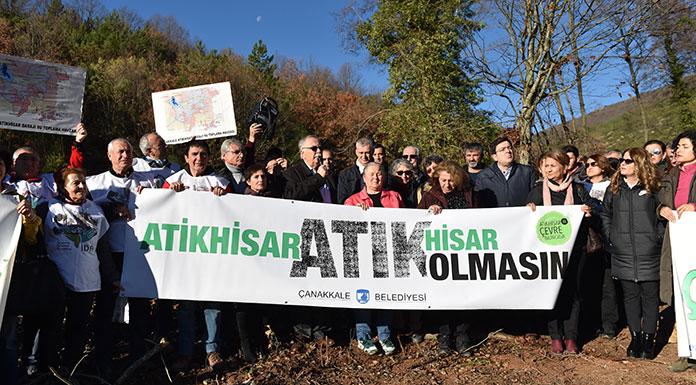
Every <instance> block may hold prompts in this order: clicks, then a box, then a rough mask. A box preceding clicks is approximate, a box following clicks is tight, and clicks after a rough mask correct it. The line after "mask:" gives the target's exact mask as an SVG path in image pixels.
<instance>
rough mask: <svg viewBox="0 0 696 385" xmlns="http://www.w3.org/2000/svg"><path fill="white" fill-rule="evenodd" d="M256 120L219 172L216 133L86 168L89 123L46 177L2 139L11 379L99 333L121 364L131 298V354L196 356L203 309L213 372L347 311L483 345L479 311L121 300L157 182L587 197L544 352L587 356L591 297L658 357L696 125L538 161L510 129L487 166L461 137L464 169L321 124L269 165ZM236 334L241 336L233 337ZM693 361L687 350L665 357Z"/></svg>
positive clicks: (636, 350)
mask: <svg viewBox="0 0 696 385" xmlns="http://www.w3.org/2000/svg"><path fill="white" fill-rule="evenodd" d="M261 131H262V127H261V126H260V125H258V124H253V125H251V127H250V129H249V132H250V133H249V137H248V139H247V141H246V143H242V142H241V141H239V140H238V139H236V138H230V139H227V140H225V141H224V142H223V143H222V145H221V147H220V156H219V157H220V159H221V161H222V163H223V164H224V166H223V167H222V168H221V169H220V170H213V169H212V168H211V156H215V155H213V154H212V153H211V149H210V148H209V146H208V144H207V143H206V142H204V141H197V140H193V141H190V142H188V143H187V144H185V145H184V154H185V155H184V157H183V161H184V163H185V164H184V166H183V167H181V166H180V165H179V164H177V163H174V162H170V161H169V159H168V154H167V146H166V144H165V142H164V140H162V138H161V137H160V136H159V135H157V134H156V133H154V132H153V133H148V134H146V135H144V136H143V137H142V138H141V139H140V141H139V142H138V147H139V149H140V151H141V152H142V155H143V156H142V157H141V158H134V155H133V148H132V146H131V143H130V142H129V141H128V140H127V139H124V138H117V139H114V140H112V141H111V142H109V143H108V146H107V157H108V160H109V162H110V167H109V169H108V170H105V171H104V172H102V173H100V174H97V175H86V174H85V172H84V171H83V169H84V166H85V164H86V162H88V160H86V159H85V156H84V154H83V150H82V143H83V141H84V139H85V137H86V136H87V131H86V129H85V127H84V126H83V125H78V127H77V128H76V136H75V142H74V143H73V145H72V147H71V155H70V157H69V159H68V162H67V166H65V167H63V168H61V169H60V170H57V171H55V172H53V173H45V174H41V158H40V154H38V153H37V152H36V151H35V150H33V149H32V148H29V147H21V148H18V149H16V150H15V151H14V153H12V154H11V155H10V154H9V153H3V154H2V156H0V158H1V159H0V179H1V180H2V184H1V186H0V189H1V191H0V192H1V194H2V196H3V198H5V199H9V200H11V201H13V202H15V203H16V205H17V212H18V213H19V215H20V216H21V220H22V232H21V237H20V241H19V244H18V248H17V254H16V261H15V265H14V273H13V277H12V280H11V285H10V290H9V294H8V300H7V305H6V308H5V312H4V318H3V322H2V328H1V330H0V353H1V356H0V373H1V374H0V382H1V383H3V384H14V383H16V382H17V381H18V379H19V377H20V372H26V373H28V374H30V375H31V374H33V373H36V372H37V371H38V372H41V371H47V370H48V369H49V368H54V370H55V369H57V368H63V370H71V369H72V368H75V367H76V365H78V364H79V363H80V361H81V360H82V359H83V358H84V355H85V351H86V348H87V347H88V346H89V347H91V350H88V351H90V352H94V354H91V356H92V358H93V361H94V364H95V365H94V366H95V368H96V369H97V371H98V372H97V373H98V375H99V376H100V377H102V378H107V379H108V378H113V377H114V373H113V357H114V344H115V340H117V339H119V338H121V336H120V335H118V333H116V332H115V331H116V329H117V328H116V326H115V325H116V322H118V321H120V319H121V318H123V314H122V313H123V308H124V306H125V304H126V303H127V305H128V309H129V323H128V333H127V336H126V337H125V339H126V340H127V342H128V348H129V351H130V357H132V359H136V358H138V357H140V356H142V355H143V354H144V353H145V351H146V350H147V348H148V343H147V341H148V340H158V339H159V338H162V337H163V338H173V339H174V340H176V346H177V354H178V355H177V357H178V358H177V360H176V362H175V363H174V368H176V369H185V368H187V367H190V366H191V365H192V364H193V363H192V357H194V355H195V346H196V344H195V342H196V341H197V339H198V335H199V334H198V333H197V326H196V325H197V324H198V323H202V324H204V328H202V333H200V334H201V339H202V340H203V346H204V350H205V363H206V364H207V365H209V366H210V367H213V368H215V367H218V366H219V365H220V364H221V363H222V362H223V361H224V355H225V354H227V353H225V352H226V351H227V352H230V351H232V352H235V351H238V353H235V354H238V355H239V358H240V359H241V360H244V361H247V362H253V361H255V360H257V359H258V358H259V357H261V356H262V353H263V351H264V349H265V344H264V343H262V340H263V338H262V337H261V336H262V331H263V325H270V328H271V330H272V333H270V334H269V335H273V336H276V337H278V338H281V339H283V338H284V337H286V338H288V340H291V339H295V340H299V341H311V340H316V341H320V342H321V343H330V341H331V339H332V338H334V337H335V333H336V329H337V328H336V325H337V324H339V323H340V322H342V321H344V320H345V319H351V320H353V321H354V323H353V326H352V327H351V328H354V331H355V334H354V335H355V338H356V340H357V346H358V349H360V350H361V351H363V352H365V353H366V354H369V355H373V354H380V353H381V354H384V355H390V354H393V353H394V352H395V351H396V344H395V343H394V337H393V333H392V332H393V329H394V327H393V326H394V325H395V324H398V323H399V322H397V321H400V323H401V324H402V327H401V330H399V331H401V332H404V335H408V336H409V337H410V339H411V342H412V343H416V344H417V343H420V342H421V341H422V340H423V334H424V333H425V332H426V331H427V330H428V326H427V325H430V326H432V327H433V328H434V329H436V331H437V335H438V337H437V338H438V353H439V354H443V355H445V354H451V353H453V352H456V353H458V354H460V355H462V356H469V355H471V354H472V338H471V336H470V330H471V327H472V325H473V324H475V323H476V321H475V320H476V319H477V318H478V317H477V316H476V314H473V313H475V312H472V311H466V312H465V311H391V310H354V311H349V310H345V309H343V310H341V309H325V308H307V307H291V306H266V305H258V304H222V303H216V302H194V301H173V300H154V299H153V300H150V299H143V298H127V299H126V298H122V297H120V296H119V292H120V291H121V289H122V287H121V285H120V272H121V269H122V266H123V258H124V237H125V231H126V227H127V226H128V221H129V220H131V219H133V217H134V215H135V199H136V196H137V195H138V194H139V193H140V192H141V191H142V190H143V189H145V188H164V189H171V190H174V191H176V192H180V191H184V190H187V189H188V190H195V191H208V192H212V193H213V194H215V195H217V196H222V195H225V194H247V195H253V196H258V197H260V198H259V199H261V198H266V197H271V198H281V199H291V200H301V201H307V202H317V203H322V204H343V205H349V206H357V207H358V208H359V209H362V210H368V209H370V208H374V207H388V208H403V209H427V210H429V211H431V212H432V213H433V214H435V215H437V214H439V213H441V212H442V210H451V209H470V208H497V207H516V206H528V207H529V208H530V210H532V211H533V210H535V209H536V207H537V206H540V205H543V206H549V205H582V210H583V212H584V213H585V218H584V219H583V223H582V226H581V229H580V231H579V233H578V236H577V239H576V242H575V244H574V246H573V249H572V256H571V258H570V262H569V265H568V266H566V272H565V279H564V281H563V284H562V287H561V290H560V293H559V295H558V299H557V302H556V305H555V308H554V309H553V310H552V311H548V312H542V313H538V314H537V316H538V317H542V318H543V319H544V322H547V328H548V330H547V331H548V334H549V335H550V337H551V345H550V350H551V352H552V353H555V354H562V353H566V354H577V353H578V352H579V351H580V349H581V346H580V345H579V343H578V336H579V331H580V329H581V325H580V324H581V317H580V314H581V312H588V313H590V312H592V309H593V308H594V309H595V310H596V313H597V323H598V329H599V331H598V333H599V334H600V335H601V336H603V337H605V338H614V337H615V336H616V335H617V333H618V332H619V331H620V328H621V325H622V324H621V323H620V320H621V319H624V318H625V320H626V323H627V325H628V329H629V331H630V335H631V342H630V345H629V346H628V349H627V352H626V353H627V355H628V356H630V357H635V358H643V359H652V358H654V357H655V354H656V352H655V335H656V332H657V328H658V307H659V306H660V303H661V302H662V303H665V304H668V305H671V303H672V299H673V295H672V276H671V254H670V247H669V233H668V231H666V230H667V226H666V223H667V222H668V221H675V220H677V218H678V217H679V216H681V214H682V213H684V212H687V211H695V210H696V177H695V175H696V153H695V152H694V151H695V150H694V144H695V143H696V131H685V132H683V133H681V134H679V135H678V136H677V137H676V138H675V139H674V140H673V141H671V142H670V143H669V145H667V144H665V143H664V142H662V141H659V140H651V141H649V142H647V143H646V144H645V145H644V146H643V147H642V148H629V149H626V150H624V151H618V150H612V151H609V152H606V153H596V154H591V155H588V156H584V155H581V154H580V153H579V151H578V149H577V148H576V147H574V146H572V145H568V146H565V147H563V148H562V149H557V150H551V151H548V152H546V153H544V154H542V155H541V156H539V158H538V160H537V162H535V163H534V165H535V166H536V167H534V166H528V165H524V164H520V163H518V162H516V160H515V148H514V143H513V142H512V141H511V140H510V139H508V138H506V137H499V138H497V139H495V140H494V141H493V142H492V143H490V145H489V146H488V148H487V150H488V158H489V159H490V160H491V164H489V165H485V164H484V163H483V160H484V158H485V155H486V154H485V151H484V147H483V146H482V145H481V144H478V143H469V144H466V145H465V146H464V147H463V148H462V151H463V154H462V155H463V158H464V159H465V160H466V164H465V165H464V166H462V165H460V164H458V163H457V162H455V161H453V160H446V159H443V158H442V157H440V156H438V155H435V154H432V155H428V156H423V154H421V152H420V149H419V148H418V147H417V146H413V145H410V146H406V147H405V148H403V151H402V152H401V154H398V156H397V157H396V159H394V160H393V161H392V162H391V163H389V162H388V161H387V155H388V154H387V153H386V151H385V148H384V146H382V145H380V144H377V143H374V142H373V141H372V140H370V139H369V138H360V139H358V140H357V141H356V142H355V146H354V163H353V162H351V163H352V164H351V165H350V166H349V167H347V168H345V169H343V170H340V171H339V170H337V169H336V166H335V153H334V150H333V149H332V148H331V147H329V146H328V145H326V144H324V143H322V140H321V138H319V137H317V136H314V135H308V136H305V137H303V138H302V139H301V140H299V142H298V148H297V150H298V152H299V161H297V162H296V163H295V164H290V163H289V161H288V159H287V158H286V157H285V156H284V155H283V152H282V151H281V150H280V149H278V148H271V149H270V150H269V151H268V152H267V154H266V156H265V157H264V158H263V161H262V162H257V159H259V158H260V157H257V154H256V146H255V142H256V138H257V137H258V136H259V134H260V133H261ZM675 213H676V214H675ZM588 276H591V279H586V278H587V277H588ZM592 293H598V294H597V295H596V296H594V297H596V298H594V297H593V295H592ZM226 315H231V318H233V319H234V321H235V322H234V327H233V328H234V330H223V329H225V328H226V327H227V328H228V329H229V327H228V325H229V323H227V322H223V317H225V316H226ZM521 318H524V317H521ZM582 319H583V320H588V319H591V318H590V317H583V318H582ZM20 321H21V322H20ZM20 326H21V327H20ZM373 326H374V327H375V329H376V332H377V333H376V334H374V333H373V330H374V329H373V328H372V327H373ZM232 341H234V342H232ZM230 346H236V347H237V348H238V349H226V348H227V347H230ZM690 367H693V364H692V363H691V362H690V361H688V360H687V359H686V358H680V359H679V360H677V361H676V362H675V363H674V364H673V365H672V366H671V367H670V368H671V369H672V370H674V371H683V370H687V369H688V368H690Z"/></svg>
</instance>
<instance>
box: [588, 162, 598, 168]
mask: <svg viewBox="0 0 696 385" xmlns="http://www.w3.org/2000/svg"><path fill="white" fill-rule="evenodd" d="M596 165H597V162H587V167H594V166H596Z"/></svg>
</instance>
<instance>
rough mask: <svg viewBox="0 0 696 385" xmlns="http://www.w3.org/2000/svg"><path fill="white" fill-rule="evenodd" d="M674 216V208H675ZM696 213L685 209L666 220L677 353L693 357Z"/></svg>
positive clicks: (695, 340) (695, 350)
mask: <svg viewBox="0 0 696 385" xmlns="http://www.w3.org/2000/svg"><path fill="white" fill-rule="evenodd" d="M674 215H675V216H676V215H677V213H676V211H675V212H674ZM694 234H696V213H689V212H687V213H684V214H682V216H681V218H679V219H678V220H677V221H676V222H675V223H670V224H669V238H670V239H669V240H670V244H671V246H672V277H673V280H674V310H675V315H676V318H677V335H678V336H679V338H677V351H678V353H679V357H691V358H693V359H696V252H694V245H693V239H694Z"/></svg>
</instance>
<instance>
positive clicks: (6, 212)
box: [0, 195, 22, 325]
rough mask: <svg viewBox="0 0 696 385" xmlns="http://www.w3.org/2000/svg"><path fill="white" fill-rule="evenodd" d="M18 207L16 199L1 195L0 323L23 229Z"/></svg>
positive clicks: (0, 322) (0, 323)
mask: <svg viewBox="0 0 696 385" xmlns="http://www.w3.org/2000/svg"><path fill="white" fill-rule="evenodd" d="M16 208H17V202H16V201H15V200H14V199H12V198H11V197H8V196H3V195H0V325H2V316H3V314H4V313H5V304H6V303H7V291H8V290H9V288H10V279H11V278H12V266H13V265H14V258H15V253H16V252H17V242H18V241H19V234H20V232H21V230H22V221H21V219H20V217H19V214H17V211H16Z"/></svg>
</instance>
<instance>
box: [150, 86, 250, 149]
mask: <svg viewBox="0 0 696 385" xmlns="http://www.w3.org/2000/svg"><path fill="white" fill-rule="evenodd" d="M152 109H153V111H154V113H155V128H156V130H157V133H158V134H160V136H162V138H163V139H164V141H165V142H167V143H169V144H172V143H183V142H188V141H189V140H191V139H192V138H193V137H195V138H196V139H211V138H219V137H222V136H232V135H236V134H237V124H236V122H235V119H234V106H233V104H232V91H231V88H230V83H229V82H225V83H215V84H207V85H202V86H195V87H188V88H179V89H175V90H168V91H162V92H154V93H153V94H152Z"/></svg>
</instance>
